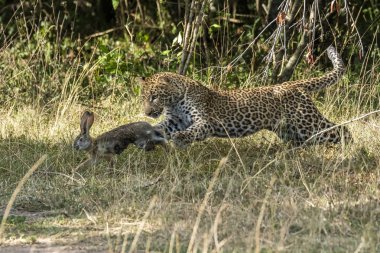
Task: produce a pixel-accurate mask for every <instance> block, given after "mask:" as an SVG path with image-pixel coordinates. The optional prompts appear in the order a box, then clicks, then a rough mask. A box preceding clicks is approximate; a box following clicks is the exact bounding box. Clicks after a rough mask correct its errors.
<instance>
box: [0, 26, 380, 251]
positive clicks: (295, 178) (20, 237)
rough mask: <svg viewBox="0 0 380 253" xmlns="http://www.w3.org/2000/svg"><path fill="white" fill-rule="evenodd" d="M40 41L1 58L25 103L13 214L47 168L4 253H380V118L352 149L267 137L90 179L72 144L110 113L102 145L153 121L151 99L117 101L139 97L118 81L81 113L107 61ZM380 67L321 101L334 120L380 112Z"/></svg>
mask: <svg viewBox="0 0 380 253" xmlns="http://www.w3.org/2000/svg"><path fill="white" fill-rule="evenodd" d="M21 26H22V23H21ZM57 27H58V26H57ZM35 32H36V34H37V35H39V36H37V37H36V39H35V40H32V41H29V37H28V38H23V37H22V36H21V35H20V38H19V40H18V41H16V40H15V41H14V42H13V41H8V43H9V44H7V45H4V46H3V47H2V48H1V49H0V58H1V59H2V64H0V69H1V70H2V75H0V87H1V88H3V86H4V87H5V88H4V89H5V90H6V91H7V92H8V93H7V94H8V95H9V94H15V95H14V96H11V95H9V96H8V97H7V99H6V101H2V103H1V104H2V107H1V108H0V122H1V124H0V178H1V180H0V210H1V213H3V212H4V210H5V207H6V206H7V204H8V203H9V200H10V198H11V196H12V193H13V192H14V191H15V189H16V187H17V185H18V184H19V182H20V180H21V179H22V178H23V177H24V175H25V174H27V173H28V171H29V169H30V168H31V167H32V165H33V164H35V162H36V161H37V160H38V159H39V158H40V157H41V156H42V155H44V154H46V155H47V159H46V160H45V161H44V162H43V164H42V165H41V166H40V167H39V168H38V170H36V171H35V172H34V173H33V174H32V175H31V177H30V178H29V180H28V181H26V182H25V185H24V186H23V188H21V191H20V192H19V193H18V195H17V196H16V199H15V202H14V205H13V209H12V210H11V212H10V216H9V217H8V223H7V224H6V227H5V232H4V233H3V238H0V239H3V245H2V246H0V251H2V247H7V248H5V251H6V252H9V251H10V250H11V249H12V247H10V248H9V246H12V245H17V246H19V245H23V244H33V245H37V246H36V247H38V245H42V246H43V245H61V246H62V245H63V246H67V245H70V247H71V248H70V249H72V248H75V247H76V248H83V249H84V250H87V251H90V252H95V251H97V250H108V251H109V252H126V251H129V250H131V249H132V250H133V249H137V250H141V251H143V250H144V251H145V250H146V251H160V252H232V251H235V252H244V251H246V252H251V251H253V250H256V252H380V229H379V228H380V187H379V185H380V153H379V150H380V119H379V117H378V115H372V116H369V117H366V118H364V119H361V120H360V121H354V122H352V123H350V124H349V125H348V127H349V129H350V130H351V132H352V134H353V136H354V138H355V143H353V144H350V145H335V146H308V147H305V148H299V149H293V148H292V147H289V146H287V145H285V144H283V143H281V142H280V141H279V139H278V138H277V137H276V136H275V135H274V134H272V133H270V132H265V131H263V132H260V133H257V134H256V135H254V136H251V137H248V138H242V139H232V140H228V139H209V140H207V141H204V142H201V143H195V144H194V145H192V146H191V147H189V148H188V149H186V150H172V151H171V152H170V153H166V152H165V151H164V150H162V149H158V150H156V151H154V152H149V153H145V152H143V151H141V150H138V149H136V148H135V147H130V148H129V149H128V150H126V152H124V153H123V154H122V155H121V156H120V157H119V159H118V162H117V164H116V168H114V169H109V168H107V164H106V163H100V164H98V165H97V166H96V167H89V168H81V169H79V170H76V167H77V166H78V165H79V164H80V163H81V162H82V161H83V160H84V159H85V155H84V154H82V153H79V152H76V151H74V150H73V149H72V141H73V139H74V137H75V136H76V135H77V134H78V131H79V118H80V115H81V113H82V112H83V110H84V109H87V107H90V108H91V110H93V111H95V113H96V120H95V124H94V127H93V132H94V133H93V134H94V135H96V134H99V133H101V132H103V131H105V130H109V129H111V128H112V127H115V126H117V125H120V124H123V123H127V122H132V121H137V120H147V121H151V120H150V119H147V118H145V117H144V116H142V115H141V112H142V110H141V108H140V107H141V103H140V101H139V100H138V98H134V97H133V96H129V95H126V96H124V97H122V96H117V95H115V94H116V92H114V91H120V90H126V86H128V88H131V87H130V84H129V83H128V85H126V84H125V83H122V82H119V81H117V80H119V79H117V76H118V75H115V76H116V77H115V78H114V79H112V78H111V80H110V81H109V83H107V87H106V88H107V89H108V88H109V89H108V90H107V91H108V92H109V93H110V94H111V95H110V96H109V99H108V100H106V101H102V102H99V101H80V97H86V96H81V95H83V94H82V93H85V92H87V93H89V94H92V92H94V91H95V90H96V89H97V85H98V83H97V82H96V81H97V79H96V78H97V77H99V76H101V75H102V74H101V73H102V72H100V71H99V69H98V68H101V67H102V66H101V67H99V64H100V61H96V60H95V59H93V58H92V57H90V59H87V62H85V61H86V60H85V59H82V58H81V57H80V56H78V57H76V58H74V59H71V60H70V59H66V58H65V55H61V53H60V52H59V51H53V52H52V51H49V50H47V48H49V47H47V46H46V45H50V48H54V46H57V45H55V44H54V45H53V42H51V41H49V39H48V36H46V35H44V34H43V33H41V34H39V33H38V30H37V31H35ZM58 34H60V33H58ZM33 43H34V44H33ZM49 43H50V44H49ZM30 45H35V47H32V46H30ZM26 49H27V50H26ZM23 50H24V51H23ZM78 50H79V51H81V50H82V48H80V49H78ZM91 50H93V51H91V53H90V55H91V54H95V52H96V51H97V49H96V47H94V49H91ZM114 50H115V51H117V50H118V49H117V48H115V49H114ZM19 51H22V53H23V54H22V55H21V56H20V55H19V54H20V52H19ZM227 51H228V50H227ZM378 55H379V51H378V49H377V51H376V50H373V51H369V52H368V54H367V55H366V56H365V59H364V60H363V64H362V69H361V71H360V72H361V74H360V76H358V75H357V76H350V73H348V74H347V75H346V76H345V78H344V80H343V81H342V82H340V83H339V84H338V85H336V86H334V87H332V88H329V89H328V90H327V91H323V93H324V94H323V96H318V97H317V96H316V97H315V101H316V103H317V105H318V107H319V108H320V109H321V110H322V111H323V114H325V115H327V116H328V118H330V119H332V120H333V121H334V122H343V121H345V120H348V119H352V118H355V117H358V116H359V115H361V114H365V113H366V112H369V111H374V110H376V109H378V106H379V104H380V92H379V91H380V90H379V88H378V84H379V80H380V75H379V74H378V71H377V70H378V68H379V66H380V61H379V58H378ZM150 67H151V68H153V67H152V66H150ZM245 67H246V66H244V69H245ZM351 67H352V66H348V69H351ZM116 68H118V66H117V67H116ZM144 68H146V66H144ZM242 68H243V67H242ZM248 68H249V66H247V69H248ZM305 72H306V73H305ZM99 73H100V74H99ZM251 74H252V76H254V75H253V73H250V75H251ZM315 75H317V74H316V73H315V71H314V69H313V71H309V70H308V71H303V70H302V71H299V70H297V71H296V73H295V75H294V76H295V77H296V78H298V77H300V78H304V77H308V76H315ZM351 77H353V78H351ZM128 78H130V76H128ZM221 79H222V80H224V79H225V77H223V78H221ZM256 79H258V78H256ZM211 80H212V78H211V77H210V78H209V80H206V82H205V83H210V82H211ZM252 80H255V78H253V79H252ZM353 80H359V81H357V83H353V82H354V81H353ZM3 84H7V85H3ZM17 85H18V86H17ZM18 87H22V89H20V90H17V88H18ZM31 87H32V88H33V89H32V88H31ZM13 88H15V90H12V89H13ZM7 89H8V90H7ZM23 89H26V90H29V89H30V91H31V92H35V93H33V94H25V93H26V92H24V93H22V90H23ZM124 92H125V91H124ZM94 93H95V92H94ZM120 93H121V92H119V94H120ZM125 93H127V92H125ZM20 94H21V95H24V96H27V95H30V97H33V99H31V102H29V101H28V103H24V104H29V105H22V106H20V105H19V103H20V102H25V101H22V100H23V99H24V97H21V95H20ZM1 95H2V94H0V96H1ZM87 95H88V94H87ZM87 97H88V96H87ZM126 97H128V99H127V100H126V99H125V98H126ZM43 101H48V103H45V102H43ZM83 104H85V105H87V107H86V108H85V107H84V106H83ZM42 246H41V247H42ZM13 249H14V248H13Z"/></svg>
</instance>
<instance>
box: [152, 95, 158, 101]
mask: <svg viewBox="0 0 380 253" xmlns="http://www.w3.org/2000/svg"><path fill="white" fill-rule="evenodd" d="M157 99H158V96H157V95H152V96H151V97H150V101H151V102H156V101H157Z"/></svg>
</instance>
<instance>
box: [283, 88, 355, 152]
mask: <svg viewBox="0 0 380 253" xmlns="http://www.w3.org/2000/svg"><path fill="white" fill-rule="evenodd" d="M293 98H294V99H293V100H292V101H288V103H286V104H285V106H284V108H285V113H284V117H285V118H284V119H283V122H284V123H283V124H281V126H280V127H279V128H278V130H277V131H276V133H277V134H278V136H279V137H280V138H281V139H282V140H284V141H286V142H292V143H293V144H295V145H302V144H322V143H339V142H341V141H342V137H343V138H344V141H345V142H346V143H347V142H351V141H352V137H351V133H350V132H349V131H348V129H347V128H346V127H344V126H339V127H336V124H334V123H332V122H330V121H329V120H328V119H326V118H325V117H324V116H323V115H322V114H321V113H320V112H319V110H318V108H317V107H316V106H315V105H314V103H313V101H312V100H311V98H310V97H309V96H308V95H306V94H303V93H300V94H298V95H297V96H295V97H293Z"/></svg>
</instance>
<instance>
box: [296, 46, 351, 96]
mask: <svg viewBox="0 0 380 253" xmlns="http://www.w3.org/2000/svg"><path fill="white" fill-rule="evenodd" d="M327 55H328V57H329V58H330V60H331V62H332V64H333V65H334V69H333V70H332V71H330V72H328V73H326V74H325V75H323V76H321V77H315V78H311V79H307V80H304V81H301V82H299V81H298V83H297V81H296V82H295V83H294V85H296V86H297V87H299V88H303V89H304V90H305V91H307V92H313V91H317V90H321V89H324V88H326V87H328V86H330V85H333V84H334V83H336V82H338V81H339V80H340V78H341V77H342V76H343V74H344V71H345V67H344V63H343V60H342V58H341V56H340V55H339V54H338V52H337V51H336V49H335V47H333V46H329V47H328V48H327ZM291 86H293V85H291Z"/></svg>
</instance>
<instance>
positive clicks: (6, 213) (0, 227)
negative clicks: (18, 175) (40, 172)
mask: <svg viewBox="0 0 380 253" xmlns="http://www.w3.org/2000/svg"><path fill="white" fill-rule="evenodd" d="M46 158H47V155H43V156H41V158H40V159H38V161H37V162H36V163H35V164H33V166H32V167H31V168H30V169H29V170H28V172H27V173H26V174H25V175H24V177H23V178H22V179H21V180H20V181H19V182H18V184H17V187H16V189H15V190H14V192H13V194H12V196H11V198H10V199H9V201H8V204H7V207H6V208H5V211H4V215H3V219H2V221H1V225H0V242H1V240H2V235H3V233H4V228H5V224H6V222H7V218H8V216H9V213H10V211H11V208H12V206H13V203H14V202H15V200H16V197H17V195H18V194H19V192H20V191H21V188H22V187H23V186H24V184H25V183H26V181H27V180H28V179H29V177H30V176H31V175H32V174H33V172H35V171H36V170H37V169H38V167H40V165H41V164H42V163H43V162H44V161H45V160H46Z"/></svg>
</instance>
